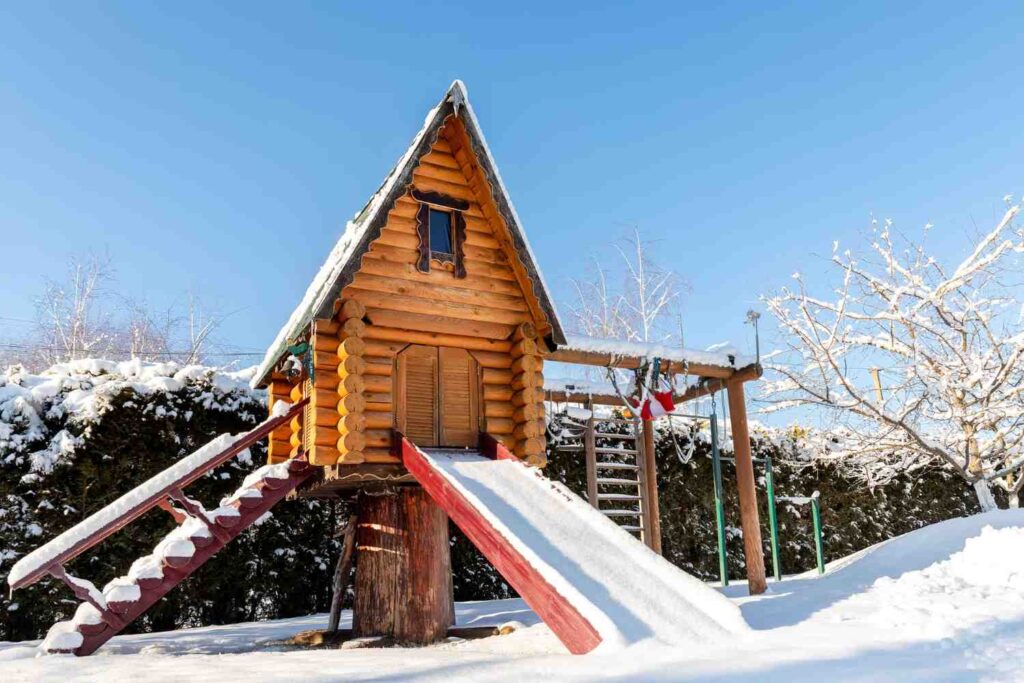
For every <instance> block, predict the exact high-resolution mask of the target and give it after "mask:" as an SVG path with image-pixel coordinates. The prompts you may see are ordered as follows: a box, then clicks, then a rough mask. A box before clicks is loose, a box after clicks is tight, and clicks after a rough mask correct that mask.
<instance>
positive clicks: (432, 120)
mask: <svg viewBox="0 0 1024 683" xmlns="http://www.w3.org/2000/svg"><path fill="white" fill-rule="evenodd" d="M449 101H450V102H452V103H453V105H454V106H455V110H456V112H458V111H459V110H460V108H461V110H462V111H464V112H465V119H464V120H465V122H466V126H467V128H468V129H469V131H470V133H471V135H472V136H473V137H475V138H476V139H477V140H478V141H479V142H480V145H481V147H482V148H483V153H484V157H485V158H484V159H482V160H481V161H483V162H484V163H486V164H487V166H488V167H489V170H490V171H492V172H493V176H494V179H495V181H496V182H497V184H498V187H497V188H495V190H496V191H497V193H499V194H500V196H501V198H502V199H503V200H504V202H505V204H506V205H507V206H508V209H509V211H510V212H511V214H512V218H513V223H514V225H510V226H509V229H510V230H512V231H513V232H514V233H515V234H516V235H518V237H519V238H520V239H522V243H523V245H524V246H525V248H526V252H527V254H528V255H529V258H530V260H531V261H532V263H533V264H536V263H537V259H536V256H535V255H534V253H533V249H532V248H531V247H530V241H529V240H528V239H527V238H526V232H525V231H524V230H523V229H522V222H521V221H520V220H519V214H518V213H517V212H516V209H515V205H514V204H513V203H512V198H511V197H510V196H509V194H508V190H507V188H506V187H505V182H504V181H503V180H502V179H501V173H500V172H499V171H498V165H497V164H496V163H495V161H494V155H493V154H491V149H490V147H489V146H488V145H487V140H486V138H484V134H483V130H482V129H481V128H480V122H479V121H478V120H477V118H476V113H475V112H474V111H473V107H472V105H471V104H470V103H469V93H468V92H467V90H466V86H465V84H464V83H463V82H462V81H460V80H456V81H454V82H453V83H452V84H451V86H449V88H448V90H447V91H446V92H445V96H444V97H443V98H442V99H441V101H440V102H439V103H438V104H437V106H435V107H434V108H433V109H431V110H430V111H429V112H427V116H426V118H425V119H424V120H423V127H422V128H420V130H419V132H418V133H416V136H415V137H414V138H413V140H412V143H411V144H410V145H409V147H408V148H407V149H406V150H405V153H404V154H402V156H401V158H400V159H399V160H398V163H396V164H395V166H394V167H393V168H392V169H391V171H390V173H388V175H387V177H386V178H385V179H384V182H383V183H382V184H381V186H380V187H379V188H378V189H377V191H376V192H375V193H374V194H373V196H372V197H371V198H370V201H368V202H367V203H366V205H365V206H364V207H363V208H362V209H360V210H359V212H358V213H356V215H355V216H353V217H352V220H350V221H348V223H346V224H345V231H344V232H343V233H342V235H341V237H340V238H339V239H338V242H337V243H336V244H335V245H334V248H333V249H332V250H331V253H330V255H328V257H327V260H326V261H324V264H323V265H322V266H320V270H319V271H318V272H317V274H316V277H314V278H313V281H312V282H310V283H309V287H307V288H306V293H305V294H304V295H303V297H302V300H301V301H300V302H299V305H298V306H297V307H296V308H295V310H294V311H292V314H291V316H289V318H288V322H286V323H285V324H284V327H282V328H281V330H280V331H279V332H278V333H277V336H276V337H275V338H274V341H273V342H272V343H271V345H270V347H269V348H268V349H267V353H266V355H265V356H264V357H263V361H262V362H261V363H260V365H259V368H258V369H257V370H256V373H255V375H254V376H253V378H252V386H253V388H256V387H258V386H259V385H260V384H261V383H262V382H263V381H264V380H265V379H266V378H267V376H268V375H269V374H270V372H271V371H272V370H273V368H274V365H275V364H276V363H277V361H278V360H279V359H280V358H281V356H282V355H283V354H284V352H285V350H286V349H287V348H288V343H289V342H290V341H291V340H293V339H295V338H296V337H297V336H298V335H299V334H300V333H301V332H302V330H303V328H304V327H305V326H306V325H308V324H309V323H310V322H312V320H313V317H314V316H315V315H316V312H317V311H318V310H320V309H321V308H323V306H324V305H325V304H326V302H327V298H328V297H329V296H331V293H332V291H333V287H334V285H335V283H336V282H337V281H338V278H339V277H341V274H342V272H343V271H344V270H345V267H346V266H347V265H348V264H349V261H351V260H352V259H353V257H355V256H357V254H356V250H357V248H358V246H359V244H360V242H361V241H362V238H363V236H364V235H365V233H366V230H367V229H368V228H369V226H370V225H371V224H373V222H374V219H375V217H376V216H377V215H378V214H379V213H380V212H381V211H382V210H385V209H386V207H385V200H386V199H387V197H388V196H389V195H390V194H391V192H392V190H393V189H394V187H395V184H396V183H397V182H398V181H399V179H400V178H402V177H403V175H404V173H403V172H404V170H405V169H406V167H407V166H409V164H411V163H413V162H415V161H416V159H415V158H414V157H415V154H416V150H417V149H418V148H419V146H420V143H421V142H422V141H423V139H424V137H425V136H426V135H427V134H428V133H429V132H430V131H431V130H433V129H435V126H438V125H440V124H441V123H442V121H440V120H439V116H438V114H439V113H440V112H441V110H442V108H443V106H444V105H445V103H447V102H449ZM534 270H535V271H536V274H537V279H538V280H539V282H540V289H541V291H540V292H538V293H537V294H538V296H539V297H541V299H542V301H545V302H546V303H547V304H548V305H549V306H550V309H551V313H552V315H553V316H554V318H555V319H554V320H552V321H551V323H552V324H553V325H554V326H555V328H556V329H557V330H561V326H560V324H559V322H558V312H557V310H556V309H555V304H554V299H553V298H552V296H551V290H550V288H549V287H548V285H547V283H546V282H545V281H544V275H543V274H542V273H541V271H540V268H535V269H534Z"/></svg>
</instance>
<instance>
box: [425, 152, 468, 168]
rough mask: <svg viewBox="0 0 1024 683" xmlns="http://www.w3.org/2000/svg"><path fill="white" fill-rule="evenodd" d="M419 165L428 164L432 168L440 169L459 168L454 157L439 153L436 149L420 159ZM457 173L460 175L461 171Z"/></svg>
mask: <svg viewBox="0 0 1024 683" xmlns="http://www.w3.org/2000/svg"><path fill="white" fill-rule="evenodd" d="M420 163H421V164H430V165H432V166H441V167H442V168H452V169H458V168H459V162H458V161H456V160H455V157H453V156H452V155H451V154H450V153H444V152H440V151H438V150H436V149H433V150H431V151H429V152H427V153H426V154H424V155H423V156H422V157H420ZM459 173H462V171H459Z"/></svg>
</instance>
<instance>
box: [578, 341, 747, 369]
mask: <svg viewBox="0 0 1024 683" xmlns="http://www.w3.org/2000/svg"><path fill="white" fill-rule="evenodd" d="M565 341H566V344H565V346H563V347H560V349H564V350H567V351H583V352H587V353H610V354H612V355H614V356H620V357H634V358H649V359H653V358H661V359H663V360H671V361H676V362H678V363H689V364H690V365H713V366H715V367H720V368H741V367H743V366H745V365H749V364H750V363H753V362H754V361H753V359H752V358H747V357H746V356H741V355H740V354H739V352H738V351H737V350H736V349H735V348H733V347H732V346H730V345H728V344H718V345H715V346H713V347H710V348H709V349H708V350H706V351H696V350H694V349H684V348H680V347H678V346H668V345H667V344H654V343H649V342H632V341H622V340H620V339H599V338H597V337H587V336H585V335H582V334H567V335H565Z"/></svg>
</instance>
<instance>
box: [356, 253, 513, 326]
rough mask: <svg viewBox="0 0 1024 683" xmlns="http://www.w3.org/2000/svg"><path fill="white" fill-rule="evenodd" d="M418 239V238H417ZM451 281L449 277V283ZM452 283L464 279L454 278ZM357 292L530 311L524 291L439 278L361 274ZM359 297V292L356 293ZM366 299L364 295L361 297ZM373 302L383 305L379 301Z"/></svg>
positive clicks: (359, 274)
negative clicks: (498, 289)
mask: <svg viewBox="0 0 1024 683" xmlns="http://www.w3.org/2000/svg"><path fill="white" fill-rule="evenodd" d="M413 239H414V240H418V238H416V237H413ZM447 282H448V281H447V280H446V283H447ZM450 282H453V283H454V282H461V280H457V279H454V278H453V279H452V280H450ZM351 286H352V287H353V288H354V289H353V291H371V292H376V293H380V294H388V295H401V296H414V297H419V298H426V299H430V300H431V301H438V302H448V303H453V304H466V305H471V306H482V307H487V308H494V309H498V310H507V311H527V310H528V308H527V305H526V302H525V301H524V299H523V297H522V295H521V294H518V293H517V294H515V295H508V294H495V293H492V292H488V291H480V290H475V289H469V288H465V287H454V286H447V284H445V285H439V284H437V282H436V281H428V282H414V281H410V280H402V279H397V278H394V277H387V276H383V275H370V274H368V273H358V274H357V275H356V277H355V279H354V280H353V282H352V285H351ZM356 296H358V295H356ZM360 298H361V299H363V300H366V299H365V298H363V297H360ZM373 303H376V304H377V305H379V300H376V299H375V300H374V302H373Z"/></svg>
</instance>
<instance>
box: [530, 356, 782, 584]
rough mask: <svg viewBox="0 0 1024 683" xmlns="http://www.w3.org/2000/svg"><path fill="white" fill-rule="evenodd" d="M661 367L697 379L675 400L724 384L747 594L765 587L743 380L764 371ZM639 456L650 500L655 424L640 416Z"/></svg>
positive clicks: (576, 394) (595, 361) (581, 360)
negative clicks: (737, 493) (738, 500)
mask: <svg viewBox="0 0 1024 683" xmlns="http://www.w3.org/2000/svg"><path fill="white" fill-rule="evenodd" d="M545 360H547V361H555V362H559V363H571V364H574V365H590V366H598V367H604V368H617V369H624V370H636V369H639V368H641V367H643V366H644V365H645V364H646V363H648V362H649V361H650V360H651V359H650V358H649V357H647V356H640V355H626V354H617V353H615V354H613V353H604V352H595V351H584V350H578V349H572V348H562V349H558V350H556V351H553V352H552V353H550V354H549V355H548V356H547V357H546V358H545ZM661 371H662V372H664V373H666V374H671V375H680V374H686V375H695V376H697V378H698V380H697V383H696V384H694V385H691V386H690V387H688V388H687V389H686V390H685V391H683V392H682V393H681V394H677V395H675V396H673V398H674V400H675V403H676V405H678V404H680V403H685V402H686V401H692V400H695V399H698V398H700V397H702V396H708V395H710V394H712V393H714V392H717V391H720V390H722V389H725V391H726V394H727V395H728V403H729V421H730V425H731V427H732V434H733V447H734V448H735V451H736V452H735V456H736V485H737V489H738V490H739V499H740V519H741V526H742V528H743V550H744V555H745V557H746V563H747V586H748V589H749V591H750V593H751V595H755V594H758V593H763V592H764V591H765V590H766V589H767V587H768V584H767V581H766V577H765V566H764V555H763V552H762V548H761V523H760V520H759V517H758V512H757V490H756V487H755V485H754V482H755V479H754V463H753V459H752V456H751V451H750V430H749V427H748V424H747V406H746V398H745V396H744V390H743V385H744V384H745V383H746V382H751V381H754V380H756V379H759V378H760V377H761V375H762V373H763V370H762V368H761V365H760V364H758V363H751V364H749V365H745V366H743V367H739V368H730V367H724V366H718V365H709V364H703V363H682V362H679V361H671V360H666V359H663V360H662V361H661ZM547 397H548V399H549V400H552V401H564V402H570V403H590V404H595V405H611V406H621V405H622V400H621V399H620V398H619V396H618V395H617V394H614V393H613V394H606V393H591V392H583V391H549V392H548V394H547ZM643 443H644V447H643V457H644V460H645V467H646V469H647V472H648V473H649V475H648V477H647V497H648V500H651V501H657V500H658V480H657V468H656V467H655V461H654V429H653V426H652V423H651V422H649V421H646V422H643ZM650 514H651V529H652V536H653V538H652V539H651V540H652V543H651V547H652V549H653V550H655V551H656V552H657V553H659V554H660V553H661V520H660V515H659V512H658V506H657V505H656V504H655V505H652V506H651V510H650Z"/></svg>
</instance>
